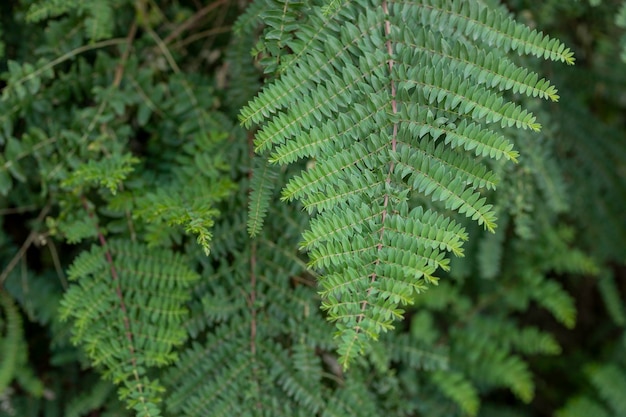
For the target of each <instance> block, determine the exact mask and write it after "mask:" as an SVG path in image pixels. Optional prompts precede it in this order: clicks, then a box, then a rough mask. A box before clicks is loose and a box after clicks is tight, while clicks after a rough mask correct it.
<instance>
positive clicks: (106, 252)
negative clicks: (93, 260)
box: [80, 195, 144, 398]
mask: <svg viewBox="0 0 626 417" xmlns="http://www.w3.org/2000/svg"><path fill="white" fill-rule="evenodd" d="M80 201H81V203H82V204H83V208H84V209H85V211H86V212H87V214H88V215H89V217H90V218H91V219H94V218H95V215H94V213H93V211H92V210H90V209H89V204H88V203H87V199H86V198H85V196H84V195H82V196H81V197H80ZM96 220H97V219H96ZM96 232H97V234H98V240H99V241H100V246H102V248H103V249H104V256H105V257H106V260H107V263H108V264H109V270H110V271H111V279H112V280H113V282H114V283H115V292H116V294H117V298H118V299H119V303H120V309H121V310H122V314H123V317H124V320H123V321H124V330H125V336H126V340H128V350H129V352H130V356H131V360H130V361H131V364H132V367H133V376H134V377H135V381H136V382H137V389H138V390H139V392H140V393H143V384H142V383H141V379H140V377H139V373H138V372H137V357H136V351H135V343H134V340H133V333H132V330H131V328H130V319H129V318H128V317H129V314H128V308H127V307H126V302H125V301H124V294H123V293H122V286H121V280H120V277H119V275H118V273H117V269H116V268H115V263H114V262H113V256H112V255H111V252H110V251H109V248H108V245H107V241H106V239H105V237H104V235H103V234H102V231H101V230H100V226H99V225H98V223H97V222H96ZM141 398H144V397H143V395H142V396H141Z"/></svg>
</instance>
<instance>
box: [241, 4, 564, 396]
mask: <svg viewBox="0 0 626 417" xmlns="http://www.w3.org/2000/svg"><path fill="white" fill-rule="evenodd" d="M345 15H353V16H355V18H354V19H349V21H346V20H345V19H343V18H340V17H339V16H345ZM274 18H275V17H273V16H272V17H271V18H270V19H269V20H270V22H269V25H270V26H273V27H274V30H276V27H277V26H276V23H275V22H274V20H273V19H274ZM279 20H280V19H279ZM409 21H410V22H414V21H418V22H421V26H420V25H417V26H418V27H419V29H415V28H416V25H413V24H407V22H409ZM300 23H301V24H300V26H299V27H298V28H297V29H296V28H295V27H294V28H293V29H294V35H293V36H295V38H294V39H293V40H292V41H291V42H290V43H289V47H290V48H291V55H290V56H289V59H288V60H286V61H285V62H284V63H283V64H282V65H281V68H280V73H279V77H278V78H277V79H276V80H275V81H273V82H272V83H271V84H269V85H267V86H266V87H265V88H264V89H263V90H262V91H261V93H260V94H259V95H258V97H257V98H256V99H254V100H253V101H251V102H250V103H249V104H248V105H247V106H246V107H244V108H243V109H242V110H241V113H240V120H241V122H242V123H243V124H244V125H245V126H248V127H249V126H251V125H252V124H253V123H261V126H260V129H259V130H258V132H257V134H256V136H255V140H254V145H255V149H256V151H257V152H259V153H263V154H265V153H267V152H269V154H270V158H269V161H270V162H271V163H280V164H293V163H295V162H296V161H297V160H299V159H304V158H314V163H313V164H311V167H310V168H308V169H307V170H305V171H302V172H301V173H300V174H298V175H296V176H294V177H293V178H292V179H291V180H290V181H289V182H288V183H287V184H286V186H285V188H284V190H283V194H282V197H283V200H288V201H291V200H299V201H301V202H302V203H303V205H304V207H305V208H306V209H307V210H308V211H309V212H311V213H314V212H317V217H316V220H314V221H313V222H312V224H311V229H310V232H307V233H306V234H305V239H304V242H303V245H302V246H303V247H304V248H305V249H307V250H308V251H310V255H311V262H310V265H311V266H313V267H314V268H316V269H318V270H320V271H322V272H323V274H322V276H321V278H320V285H321V288H322V291H321V294H322V295H323V297H324V301H323V308H324V309H325V310H326V311H327V312H328V314H329V319H330V320H332V321H335V322H336V324H337V327H338V329H339V332H338V337H339V339H340V340H341V343H340V348H339V351H340V352H341V353H342V359H341V361H342V363H343V364H344V365H347V364H348V362H349V361H350V360H351V359H352V358H354V357H355V356H356V355H357V354H358V353H360V352H363V351H365V349H366V347H367V340H369V339H377V338H378V335H379V334H380V333H381V332H384V331H387V330H389V329H390V328H392V326H393V325H392V323H393V322H394V321H396V320H398V319H400V318H401V313H402V310H401V309H399V308H398V306H399V305H400V304H406V303H410V302H411V300H412V298H413V295H414V294H416V293H418V292H421V291H423V290H424V289H425V288H426V284H428V283H436V282H437V279H436V277H435V276H434V273H435V271H436V270H437V269H444V270H446V269H448V261H447V259H445V252H447V251H451V252H453V253H455V254H461V253H462V252H461V248H460V243H461V241H462V240H464V239H459V236H457V237H456V238H454V239H455V240H445V239H451V236H450V234H449V233H450V232H451V230H448V229H447V227H448V226H449V225H451V223H450V222H449V220H448V219H449V216H450V213H451V212H457V213H459V214H464V215H465V216H467V217H468V218H470V219H473V220H475V221H476V222H477V223H478V224H480V225H483V226H484V227H485V228H486V229H488V230H491V231H493V230H494V228H495V220H496V218H495V211H494V209H493V207H492V205H490V204H488V203H487V201H486V198H485V197H484V196H483V195H482V193H481V191H480V190H481V189H482V188H487V189H493V188H495V186H496V182H497V179H496V176H495V174H494V173H493V172H491V171H490V170H489V168H488V167H487V165H485V164H483V163H481V162H480V160H479V159H478V158H477V157H489V158H493V159H501V158H505V159H510V160H516V158H517V156H518V155H517V152H515V151H513V146H512V144H511V142H510V141H509V140H508V139H506V138H505V137H504V136H503V135H502V134H500V133H498V129H501V128H510V127H516V128H520V129H530V130H533V131H536V130H539V129H540V125H539V124H538V123H537V122H536V119H535V116H534V115H533V114H532V113H530V112H529V111H528V110H526V109H525V108H523V107H522V106H521V105H520V104H517V103H515V102H513V101H511V100H510V99H508V98H506V97H505V96H504V95H503V92H512V93H518V94H527V95H529V96H531V97H541V98H547V99H551V100H554V101H556V100H557V99H558V95H557V94H556V89H554V87H552V86H551V85H550V84H549V82H547V81H546V80H543V79H540V78H539V76H538V75H537V74H536V73H534V72H532V71H530V70H528V69H526V68H524V67H519V66H517V65H515V64H513V63H512V61H511V60H510V59H508V58H506V54H507V53H510V52H511V51H515V52H517V53H518V54H531V55H535V56H539V57H543V58H546V59H553V60H561V61H563V62H567V63H572V62H573V60H572V54H571V52H570V51H569V50H568V49H566V48H565V46H563V45H562V44H561V43H560V42H558V41H556V40H553V39H550V38H548V37H547V36H544V35H543V34H540V33H538V32H536V31H532V30H531V29H530V28H528V27H526V26H524V25H522V24H519V23H517V22H515V21H513V20H512V19H511V17H509V16H508V15H506V14H504V13H502V10H500V9H490V8H487V7H486V6H484V5H481V4H480V3H479V2H460V3H457V2H451V1H445V0H429V1H425V2H412V1H394V2H390V3H388V2H386V1H374V0H363V1H355V2H343V3H337V4H333V6H332V8H328V7H325V8H324V7H322V8H320V7H311V9H310V13H308V14H307V17H306V19H303V20H302V21H301V22H300ZM339 23H340V24H339ZM278 35H279V34H276V36H277V37H281V38H282V35H280V36H278ZM268 42H270V45H273V46H275V45H276V44H275V43H272V42H273V40H272V39H270V40H269V41H268ZM486 48H490V51H489V52H487V51H486ZM492 125H495V126H492ZM415 194H417V195H419V198H420V199H421V200H420V201H425V202H428V203H429V204H433V205H434V207H435V210H436V212H437V213H438V214H441V215H442V216H441V217H430V218H428V219H427V220H424V219H422V216H424V213H425V211H421V212H417V211H412V210H411V209H412V207H410V204H409V202H412V201H414V200H415V198H414V197H413V196H414V195H415ZM423 224H426V226H425V227H424V226H423ZM399 225H402V228H403V230H398V227H399ZM452 227H454V226H452ZM434 230H440V231H441V233H439V234H438V232H434ZM443 231H447V234H446V232H443ZM456 231H457V232H460V233H461V234H462V235H464V232H462V231H460V230H459V229H457V230H456ZM444 236H445V237H444ZM524 396H525V397H527V394H524Z"/></svg>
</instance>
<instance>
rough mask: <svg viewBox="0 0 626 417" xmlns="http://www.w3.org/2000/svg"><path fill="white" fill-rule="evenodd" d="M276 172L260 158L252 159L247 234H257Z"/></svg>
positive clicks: (265, 212) (265, 213)
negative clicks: (252, 167)
mask: <svg viewBox="0 0 626 417" xmlns="http://www.w3.org/2000/svg"><path fill="white" fill-rule="evenodd" d="M277 175H278V173H277V172H276V170H275V168H274V167H273V166H271V165H270V164H268V163H267V162H266V161H265V160H262V159H261V158H255V159H254V169H253V173H252V181H251V182H250V188H251V190H252V191H251V193H250V202H249V205H248V234H249V235H250V236H252V237H254V236H256V235H258V234H259V232H260V231H261V229H262V228H263V221H264V219H265V216H266V215H267V209H268V206H269V203H270V201H269V200H270V197H271V194H272V191H273V189H274V184H275V182H276V177H277Z"/></svg>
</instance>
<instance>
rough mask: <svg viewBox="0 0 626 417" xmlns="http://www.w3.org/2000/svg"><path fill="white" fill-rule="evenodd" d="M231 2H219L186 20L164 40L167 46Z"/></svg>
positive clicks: (220, 0)
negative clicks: (217, 9)
mask: <svg viewBox="0 0 626 417" xmlns="http://www.w3.org/2000/svg"><path fill="white" fill-rule="evenodd" d="M228 1H229V0H217V1H215V2H213V3H211V4H209V5H208V6H206V7H203V8H202V9H200V10H198V11H197V12H196V13H195V14H194V15H193V16H191V17H190V18H189V19H187V20H185V21H184V22H183V23H182V24H180V25H179V26H178V27H177V28H176V29H174V30H173V31H172V32H170V34H169V35H167V37H166V38H165V39H164V40H163V43H164V44H165V45H168V44H170V43H171V42H172V41H173V40H174V39H176V38H178V37H179V36H180V35H181V34H182V33H183V32H184V31H186V30H188V29H190V28H191V27H193V26H194V25H195V24H196V23H198V22H199V21H200V20H202V18H204V17H205V16H206V15H207V14H209V13H211V11H213V9H216V8H218V7H220V6H221V5H223V4H224V3H228Z"/></svg>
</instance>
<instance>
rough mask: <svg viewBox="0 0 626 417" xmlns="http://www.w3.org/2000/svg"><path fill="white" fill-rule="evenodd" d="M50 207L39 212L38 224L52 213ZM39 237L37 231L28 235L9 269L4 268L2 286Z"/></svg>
mask: <svg viewBox="0 0 626 417" xmlns="http://www.w3.org/2000/svg"><path fill="white" fill-rule="evenodd" d="M50 207H51V204H50V203H48V204H46V206H45V207H44V208H43V209H41V211H40V212H39V215H38V216H37V219H35V222H36V223H41V221H42V220H43V219H44V217H46V215H47V214H48V212H49V211H50ZM38 236H39V232H37V231H36V230H31V232H30V233H29V234H28V237H27V238H26V240H25V241H24V243H22V246H21V247H20V249H19V250H18V251H17V253H16V254H15V256H13V258H12V259H11V261H10V262H9V264H8V265H7V267H6V268H4V270H3V271H2V274H0V286H1V285H3V284H4V281H5V280H6V279H7V277H8V276H9V274H10V273H11V271H13V269H14V268H15V267H16V266H17V264H18V263H19V262H20V260H21V259H22V257H23V256H24V255H25V254H26V251H27V250H28V248H30V246H31V245H32V244H33V243H34V242H35V240H36V239H37V237H38Z"/></svg>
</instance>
